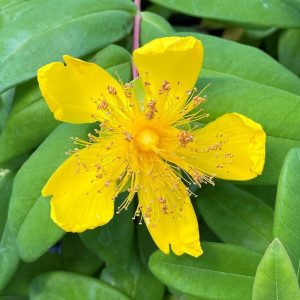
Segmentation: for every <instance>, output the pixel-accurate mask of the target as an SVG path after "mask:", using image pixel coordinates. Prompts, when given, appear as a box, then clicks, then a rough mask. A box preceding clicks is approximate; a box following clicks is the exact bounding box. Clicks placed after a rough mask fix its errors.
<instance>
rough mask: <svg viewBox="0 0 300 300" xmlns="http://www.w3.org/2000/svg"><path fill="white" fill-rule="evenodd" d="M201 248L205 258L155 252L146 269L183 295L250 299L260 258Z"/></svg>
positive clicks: (240, 251) (212, 245)
mask: <svg viewBox="0 0 300 300" xmlns="http://www.w3.org/2000/svg"><path fill="white" fill-rule="evenodd" d="M202 246H203V249H204V254H203V255H202V256H200V257H198V258H194V257H191V256H188V255H182V256H176V255H174V254H169V255H165V254H163V253H162V252H160V251H156V252H155V253H154V254H152V256H151V257H150V261H149V268H150V270H151V271H152V272H153V274H154V275H155V276H156V277H157V278H158V279H159V280H160V281H161V282H163V283H164V284H166V285H167V286H169V287H171V288H174V289H175V290H178V291H180V292H182V293H186V294H190V295H193V296H198V297H203V298H208V299H224V298H225V299H226V298H227V299H232V300H235V299H236V300H238V299H251V293H252V286H253V281H254V276H255V272H256V268H257V266H258V264H259V261H260V259H261V256H260V255H258V254H256V253H254V252H251V251H249V250H247V249H244V248H241V247H238V246H233V245H226V244H216V243H209V242H205V243H202ZM183 274H184V276H183ZM237 287H238V288H237Z"/></svg>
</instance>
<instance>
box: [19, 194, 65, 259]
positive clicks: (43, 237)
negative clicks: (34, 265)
mask: <svg viewBox="0 0 300 300" xmlns="http://www.w3.org/2000/svg"><path fill="white" fill-rule="evenodd" d="M50 211H51V209H50V197H47V198H44V197H43V196H40V197H39V198H38V199H37V200H36V202H35V203H34V205H33V207H32V208H31V210H30V211H29V213H28V215H27V216H26V218H25V220H24V222H23V223H22V225H21V228H20V230H19V232H18V236H17V246H18V251H19V255H20V257H21V258H22V260H24V261H26V262H31V261H35V260H37V259H38V258H39V257H40V256H42V255H43V254H44V253H45V252H47V250H48V249H49V248H50V247H51V246H52V245H54V244H55V243H56V242H57V241H58V240H60V238H61V237H62V236H63V235H64V234H65V231H63V230H62V229H61V228H59V227H58V226H57V225H56V224H55V223H54V222H53V221H52V220H51V218H50Z"/></svg>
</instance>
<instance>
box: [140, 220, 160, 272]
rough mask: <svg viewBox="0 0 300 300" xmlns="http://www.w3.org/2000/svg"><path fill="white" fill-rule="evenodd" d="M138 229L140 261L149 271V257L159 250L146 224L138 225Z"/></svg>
mask: <svg viewBox="0 0 300 300" xmlns="http://www.w3.org/2000/svg"><path fill="white" fill-rule="evenodd" d="M136 227H137V241H138V248H139V255H140V260H141V262H142V263H143V265H144V267H145V268H146V269H148V261H149V257H150V255H151V254H152V253H153V252H154V251H155V250H157V249H158V248H157V246H156V244H155V243H154V241H153V239H152V237H151V235H150V233H149V231H148V229H147V227H146V224H144V223H142V224H139V223H137V224H136Z"/></svg>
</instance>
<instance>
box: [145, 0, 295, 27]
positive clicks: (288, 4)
mask: <svg viewBox="0 0 300 300" xmlns="http://www.w3.org/2000/svg"><path fill="white" fill-rule="evenodd" d="M151 2H154V3H157V4H160V5H162V6H165V7H168V8H170V9H172V10H176V11H179V12H182V13H184V14H187V15H190V16H194V17H200V18H203V17H204V18H208V19H214V20H221V21H226V22H227V23H233V24H235V23H238V25H239V26H243V27H246V28H248V27H249V28H253V27H254V28H255V27H262V26H274V27H279V28H289V27H300V10H299V6H298V2H297V1H293V0H287V1H285V2H282V1H280V0H269V1H265V2H264V1H260V0H252V1H250V2H249V1H247V0H240V1H238V2H233V1H231V0H201V1H200V0H188V1H186V0H151ZM245 8H246V9H245Z"/></svg>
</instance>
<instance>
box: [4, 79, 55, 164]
mask: <svg viewBox="0 0 300 300" xmlns="http://www.w3.org/2000/svg"><path fill="white" fill-rule="evenodd" d="M59 124H60V123H59V122H58V121H56V120H55V119H54V118H53V113H52V112H51V111H50V110H49V108H48V106H47V103H46V101H45V100H44V99H43V98H42V95H41V93H40V90H39V88H38V85H37V81H36V80H33V81H30V82H29V83H26V84H24V85H22V86H20V87H19V88H17V89H16V93H15V97H14V104H13V107H12V109H11V111H10V113H9V115H8V118H7V120H6V123H5V125H4V128H3V130H2V132H1V134H0V164H1V163H5V162H6V161H9V160H12V159H14V158H16V157H19V156H20V155H22V154H25V153H26V152H28V151H30V150H33V149H34V148H36V147H37V146H38V145H39V144H40V143H41V142H42V141H43V140H44V139H45V138H46V137H47V136H48V135H49V134H50V133H51V131H53V130H54V129H55V128H56V127H57V126H58V125H59ZM20 145H22V146H21V147H20Z"/></svg>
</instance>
